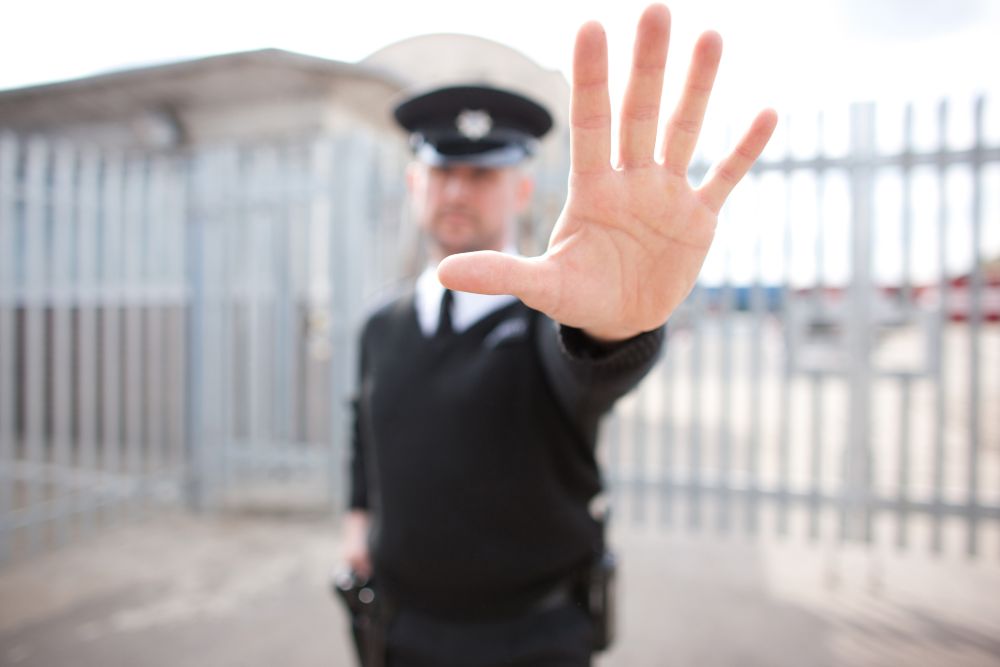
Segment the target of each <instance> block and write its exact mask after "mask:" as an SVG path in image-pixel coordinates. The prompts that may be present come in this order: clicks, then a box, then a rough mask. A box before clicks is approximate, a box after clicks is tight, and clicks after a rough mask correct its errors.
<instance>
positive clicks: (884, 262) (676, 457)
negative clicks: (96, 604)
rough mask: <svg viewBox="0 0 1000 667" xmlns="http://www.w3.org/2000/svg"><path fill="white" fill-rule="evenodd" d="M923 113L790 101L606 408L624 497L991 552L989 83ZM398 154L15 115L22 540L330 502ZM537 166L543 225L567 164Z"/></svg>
mask: <svg viewBox="0 0 1000 667" xmlns="http://www.w3.org/2000/svg"><path fill="white" fill-rule="evenodd" d="M930 116H931V119H932V123H931V124H932V126H934V129H933V130H932V131H931V133H930V134H931V135H933V136H932V137H931V139H930V140H925V138H924V136H925V134H927V133H922V132H921V131H920V127H919V120H920V115H919V113H916V112H915V111H914V107H907V108H905V109H903V110H902V111H900V113H899V114H898V117H896V118H895V119H893V118H892V117H891V115H887V113H886V111H885V110H883V109H880V108H876V107H875V106H873V105H857V106H854V107H852V108H851V111H850V114H849V115H847V116H845V117H844V118H843V119H842V122H840V123H839V124H838V123H837V122H834V120H835V119H832V117H830V116H827V117H825V121H820V122H819V123H818V124H813V123H812V120H811V119H810V121H809V122H808V123H806V122H800V121H799V119H797V118H793V119H791V121H790V126H791V127H793V128H799V130H800V131H801V135H802V136H806V137H809V138H810V139H808V140H807V141H805V142H804V143H805V147H804V148H802V147H800V146H798V145H796V143H795V141H794V140H791V139H790V140H789V142H788V146H787V150H785V149H784V147H782V146H780V145H779V151H778V153H777V155H772V156H770V157H768V158H767V159H765V160H764V161H763V162H762V163H761V164H759V165H758V167H757V168H756V169H755V171H754V172H753V174H752V176H751V178H750V180H749V182H747V183H744V184H742V185H741V186H740V188H739V189H738V190H737V193H736V195H735V196H734V198H733V201H731V202H730V204H729V205H727V209H726V210H725V211H724V216H723V219H722V220H721V222H720V226H719V232H718V240H717V243H716V246H715V248H714V249H713V252H712V254H711V255H710V257H709V260H708V261H707V262H706V267H705V272H704V275H703V280H702V281H701V282H700V284H699V286H698V287H697V288H696V289H695V291H694V292H693V293H692V295H691V297H690V298H689V299H688V301H687V302H686V303H685V304H684V306H683V308H682V309H681V311H679V312H678V313H677V314H676V315H675V317H674V318H673V319H672V320H671V323H670V325H669V326H670V333H669V344H668V349H667V352H666V354H665V356H664V359H663V361H662V363H661V364H660V365H659V366H658V367H657V368H656V369H654V371H653V373H652V374H651V375H650V376H649V378H647V380H646V381H645V382H644V384H643V386H642V387H641V388H640V390H639V391H638V392H636V393H634V394H633V395H631V396H630V397H628V398H627V399H625V400H623V401H622V402H621V404H620V405H619V406H618V408H617V409H616V411H615V413H614V415H613V416H612V418H611V419H609V420H608V422H607V423H606V425H605V426H606V429H605V436H606V437H605V442H604V444H603V445H602V449H601V455H602V458H604V460H605V470H606V477H607V479H608V482H609V486H610V489H611V492H612V495H613V502H614V505H615V507H616V508H617V509H616V516H617V517H618V519H617V520H618V521H629V520H635V521H640V522H644V523H650V522H654V521H655V522H657V525H660V524H662V525H664V526H676V527H683V528H685V529H698V530H719V531H723V532H727V533H732V532H740V533H748V534H772V533H777V534H784V535H803V536H805V537H807V538H813V539H825V538H827V537H828V538H829V539H831V540H834V541H838V540H867V541H872V540H876V539H881V538H882V536H885V535H889V536H890V537H891V539H892V540H893V541H894V542H895V543H896V544H898V545H899V546H900V547H904V548H914V547H923V546H927V547H929V548H931V549H935V550H942V549H951V548H952V546H951V545H953V544H958V546H956V547H955V548H956V549H960V550H962V551H965V552H968V553H970V554H976V553H980V552H982V551H984V550H986V549H988V548H995V546H996V544H997V540H996V539H995V536H996V535H997V534H998V531H1000V521H998V519H1000V420H998V419H997V418H996V409H995V408H996V406H997V405H998V399H1000V382H998V378H1000V323H998V321H997V320H998V319H1000V303H998V292H1000V273H998V271H1000V267H998V266H997V261H996V257H997V256H998V255H1000V230H998V227H1000V225H998V224H997V223H998V219H1000V216H998V210H1000V208H998V207H1000V204H998V202H997V201H996V197H995V196H993V195H992V194H991V193H993V192H995V191H997V190H1000V188H998V185H1000V147H998V146H997V145H995V144H990V143H989V141H988V140H987V139H986V137H985V133H984V130H983V127H984V118H985V117H986V104H985V101H983V100H979V101H977V102H976V104H975V105H974V106H973V108H972V109H971V110H970V112H969V113H968V114H967V118H966V120H967V123H966V125H968V127H969V128H971V129H970V130H969V132H968V134H969V137H968V141H966V142H965V145H963V146H956V145H954V142H953V141H951V140H950V139H949V138H948V136H947V135H948V131H947V129H948V127H950V125H949V122H950V121H949V119H954V118H956V117H958V114H954V113H951V114H949V111H948V107H947V105H944V104H942V105H941V106H940V107H938V108H937V109H935V110H934V111H933V112H932V113H931V114H930ZM884 118H887V119H888V120H880V119H884ZM882 123H888V124H887V125H886V126H887V127H890V128H893V129H892V131H890V132H888V134H891V133H892V132H895V131H897V130H898V134H899V137H898V141H897V142H896V145H895V146H890V147H886V146H884V145H883V143H884V142H883V137H884V136H885V135H886V134H887V133H886V132H883V130H882ZM789 136H790V137H793V139H794V133H789ZM830 137H833V138H834V140H832V141H831V140H829V138H830ZM404 160H405V156H404V155H402V154H400V153H399V150H398V147H396V146H395V145H388V144H383V143H382V142H380V141H378V140H376V139H375V138H372V137H368V136H367V135H364V134H355V135H350V136H332V137H318V138H317V137H314V138H308V139H301V140H289V141H285V142H280V143H270V144H261V145H255V146H220V147H210V148H196V149H189V150H186V151H183V152H176V153H170V154H141V155H137V154H124V153H114V152H109V151H105V150H99V149H96V148H85V147H81V146H78V145H70V144H65V143H62V142H59V141H57V140H51V139H46V138H44V137H27V138H26V137H15V136H12V135H0V558H2V559H10V558H13V557H17V556H23V555H25V554H29V553H34V552H37V551H38V550H40V549H44V548H47V547H48V546H50V545H56V544H60V543H64V542H66V541H69V540H71V539H73V538H74V537H77V536H82V535H87V534H90V533H92V532H93V531H94V530H96V529H98V528H99V527H101V526H105V525H109V524H113V523H116V522H119V521H126V520H131V519H135V518H140V517H143V516H147V515H148V514H149V513H150V512H151V511H154V510H155V509H156V508H158V507H162V506H164V505H166V506H176V505H181V504H186V505H188V506H191V507H195V508H202V509H213V508H226V507H240V508H247V507H251V508H255V509H260V510H263V511H287V510H289V509H296V510H303V509H309V510H319V511H329V510H331V509H332V510H334V511H336V510H339V509H340V507H341V505H342V502H343V500H344V496H345V489H344V479H345V459H346V453H347V438H348V434H349V431H350V428H349V427H350V424H349V411H348V409H347V405H348V400H349V397H350V395H351V393H352V392H353V389H354V381H355V377H354V375H355V366H356V362H355V338H356V335H357V330H358V326H359V324H360V322H361V320H362V318H363V314H364V313H365V311H366V310H367V308H369V307H370V306H371V303H372V301H373V297H374V295H375V294H376V293H377V292H378V290H379V288H380V287H383V286H385V285H388V284H391V283H393V282H396V281H398V280H400V278H401V277H402V276H404V275H405V274H407V273H409V272H412V269H413V268H415V266H416V265H415V264H414V261H416V259H415V258H416V257H417V256H418V255H417V254H416V253H415V252H414V250H415V248H416V247H417V245H418V244H417V240H416V231H415V230H414V228H413V225H412V224H411V223H409V222H408V221H407V220H406V219H405V218H406V216H405V206H404V201H403V200H404V194H403V192H402V183H401V181H402V179H401V173H402V172H401V170H402V167H403V164H404ZM537 169H538V173H539V182H540V193H539V204H538V206H539V208H538V209H537V210H536V211H535V212H534V215H533V216H532V217H533V219H535V220H547V221H549V224H551V221H552V220H553V219H554V215H555V213H557V211H558V205H559V203H560V201H561V198H562V196H563V195H564V188H565V169H566V164H565V161H563V162H561V163H559V164H548V163H543V164H540V165H538V166H537ZM695 171H699V170H698V169H696V170H695ZM547 226H548V225H537V226H535V227H534V228H532V227H531V226H528V227H526V228H525V229H524V230H522V232H523V233H522V241H524V244H525V245H526V246H529V245H531V244H534V246H535V248H534V249H537V247H538V241H539V239H544V237H545V234H546V233H547ZM527 249H528V250H531V248H527ZM956 535H957V536H959V537H958V538H957V542H956V538H955V536H956ZM988 535H993V536H994V538H993V539H992V542H987V541H986V538H985V536H988ZM984 544H993V545H994V546H993V547H984Z"/></svg>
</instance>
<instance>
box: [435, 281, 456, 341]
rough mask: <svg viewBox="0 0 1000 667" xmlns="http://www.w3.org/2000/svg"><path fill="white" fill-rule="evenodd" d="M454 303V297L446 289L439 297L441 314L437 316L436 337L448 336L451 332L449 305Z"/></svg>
mask: <svg viewBox="0 0 1000 667" xmlns="http://www.w3.org/2000/svg"><path fill="white" fill-rule="evenodd" d="M454 301H455V295H454V294H452V292H451V290H450V289H446V290H445V291H444V294H443V295H442V296H441V312H440V313H439V314H438V328H437V337H438V338H440V337H442V336H447V335H450V334H451V333H452V332H453V329H452V327H451V304H452V303H453V302H454Z"/></svg>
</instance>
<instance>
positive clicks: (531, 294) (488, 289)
mask: <svg viewBox="0 0 1000 667" xmlns="http://www.w3.org/2000/svg"><path fill="white" fill-rule="evenodd" d="M544 278H545V272H544V271H543V270H542V267H541V265H540V263H539V262H538V260H536V259H529V258H526V257H515V256H513V255H505V254H504V253H500V252H495V251H492V250H483V251H478V252H465V253H460V254H456V255H450V256H449V257H446V258H445V259H444V260H443V261H442V262H441V264H439V265H438V280H440V281H441V284H442V285H444V286H445V287H447V288H448V289H453V290H457V291H459V292H476V293H478V294H513V295H514V296H516V297H518V298H519V299H521V300H522V301H524V302H525V303H527V304H528V305H529V306H533V307H538V305H540V304H538V301H539V298H540V297H541V295H543V294H544V293H545V287H544Z"/></svg>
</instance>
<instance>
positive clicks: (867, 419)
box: [841, 104, 875, 541]
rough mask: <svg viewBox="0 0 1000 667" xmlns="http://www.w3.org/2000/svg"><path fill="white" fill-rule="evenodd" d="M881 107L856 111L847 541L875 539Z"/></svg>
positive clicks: (846, 466)
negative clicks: (876, 164) (874, 245)
mask: <svg viewBox="0 0 1000 667" xmlns="http://www.w3.org/2000/svg"><path fill="white" fill-rule="evenodd" d="M874 149H875V105H874V104H856V105H854V106H852V108H851V160H852V165H851V172H850V173H851V179H850V191H851V279H850V286H849V288H848V303H849V305H848V309H849V312H850V317H849V318H848V323H847V340H848V350H849V355H848V365H849V370H848V385H849V387H850V393H851V398H850V403H849V409H848V415H849V419H850V425H849V426H848V429H847V443H846V448H845V457H844V497H843V498H842V501H843V502H844V505H843V507H842V514H841V520H842V523H841V536H842V537H843V538H844V539H852V538H853V539H857V538H859V537H860V538H863V539H864V540H865V541H870V540H871V538H872V521H871V510H872V507H871V497H870V491H871V470H872V460H871V459H872V450H871V393H872V392H871V381H872V368H871V347H872V340H871V336H872V328H871V322H872V315H873V313H872V290H873V289H874V285H873V284H872V258H871V255H872V253H871V232H872V220H873V211H874V169H873V165H872V156H873V154H874Z"/></svg>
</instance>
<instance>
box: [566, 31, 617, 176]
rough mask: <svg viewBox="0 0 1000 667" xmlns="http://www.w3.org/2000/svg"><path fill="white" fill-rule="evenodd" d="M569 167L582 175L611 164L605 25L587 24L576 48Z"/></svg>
mask: <svg viewBox="0 0 1000 667" xmlns="http://www.w3.org/2000/svg"><path fill="white" fill-rule="evenodd" d="M569 118H570V169H571V171H572V172H573V173H577V174H581V173H587V172H594V171H598V170H601V169H610V167H611V99H610V96H609V95H608V42H607V38H606V37H605V34H604V28H602V27H601V24H600V23H596V22H594V21H591V22H588V23H585V24H584V25H583V26H582V27H581V28H580V31H579V32H578V33H577V35H576V46H575V48H574V50H573V90H572V93H571V95H570V107H569Z"/></svg>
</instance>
